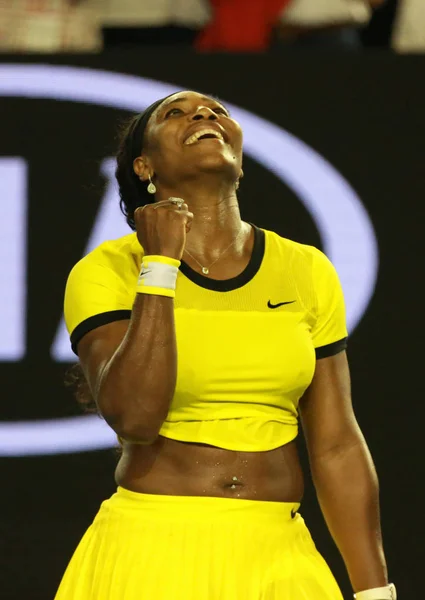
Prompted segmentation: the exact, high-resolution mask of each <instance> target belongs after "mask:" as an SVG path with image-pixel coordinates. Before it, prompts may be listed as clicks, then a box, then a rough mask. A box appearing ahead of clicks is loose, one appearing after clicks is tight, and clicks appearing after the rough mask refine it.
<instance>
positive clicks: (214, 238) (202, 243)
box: [156, 182, 244, 259]
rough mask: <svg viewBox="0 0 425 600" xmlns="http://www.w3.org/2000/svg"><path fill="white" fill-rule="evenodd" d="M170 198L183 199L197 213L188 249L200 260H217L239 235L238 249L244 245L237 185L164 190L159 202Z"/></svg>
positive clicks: (188, 236)
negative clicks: (215, 255)
mask: <svg viewBox="0 0 425 600" xmlns="http://www.w3.org/2000/svg"><path fill="white" fill-rule="evenodd" d="M170 196H174V197H177V198H183V200H184V201H185V202H186V204H187V205H188V207H189V211H190V212H193V215H194V216H193V222H192V227H191V230H190V231H189V233H188V234H187V243H186V248H187V250H189V252H192V253H193V254H194V255H195V256H196V257H197V258H198V259H199V257H204V258H208V257H211V256H212V257H214V254H215V253H216V252H217V250H222V249H224V247H225V246H226V245H228V244H230V243H231V242H232V241H234V240H236V238H237V236H238V235H239V237H240V238H241V239H240V240H238V243H237V244H235V249H238V247H239V248H240V247H241V246H242V245H243V239H242V238H243V237H244V236H242V233H241V229H242V228H243V224H242V221H241V215H240V211H239V204H238V199H237V196H236V191H235V186H234V184H233V183H232V184H231V185H228V184H227V185H223V186H222V187H221V188H219V189H217V187H215V188H214V189H212V188H209V187H208V186H202V185H196V184H194V183H193V182H192V183H191V184H190V185H188V184H183V185H179V187H178V189H177V188H174V189H171V188H170V189H163V188H161V190H159V193H158V194H157V198H156V199H157V200H165V199H167V198H169V197H170Z"/></svg>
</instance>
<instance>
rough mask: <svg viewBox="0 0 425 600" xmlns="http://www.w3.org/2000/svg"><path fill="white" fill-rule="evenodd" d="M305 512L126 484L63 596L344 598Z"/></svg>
mask: <svg viewBox="0 0 425 600" xmlns="http://www.w3.org/2000/svg"><path fill="white" fill-rule="evenodd" d="M298 508H299V504H296V503H284V502H263V501H258V500H240V499H235V498H212V497H201V496H163V495H152V494H139V493H135V492H130V491H128V490H125V489H123V488H121V487H119V488H118V490H117V493H115V494H113V495H112V496H111V498H110V499H108V500H106V501H105V502H103V503H102V505H101V507H100V510H99V512H98V514H97V516H96V517H95V519H94V521H93V523H92V525H91V526H90V527H89V529H88V530H87V532H86V533H85V535H84V537H83V539H82V540H81V542H80V544H79V545H78V548H77V549H76V551H75V553H74V556H73V557H72V559H71V561H70V563H69V565H68V568H67V570H66V572H65V574H64V576H63V579H62V582H61V585H60V587H59V590H58V592H57V595H56V598H55V600H342V595H341V592H340V590H339V588H338V585H337V583H336V581H335V579H334V577H333V575H332V573H331V572H330V569H329V567H328V566H327V564H326V562H325V561H324V559H323V558H322V556H321V555H320V554H319V553H318V551H317V549H316V547H315V545H314V543H313V541H312V539H311V536H310V533H309V532H308V529H307V527H306V526H305V523H304V519H303V518H302V517H301V515H300V514H299V513H296V511H297V510H298Z"/></svg>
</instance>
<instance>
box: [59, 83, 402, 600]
mask: <svg viewBox="0 0 425 600" xmlns="http://www.w3.org/2000/svg"><path fill="white" fill-rule="evenodd" d="M280 159H281V160H285V157H284V156H282V157H280ZM242 174H243V173H242V131H241V128H240V126H239V124H238V123H237V122H236V121H235V120H234V119H232V117H231V116H230V115H229V112H228V111H227V110H226V108H225V107H224V106H223V105H222V104H221V103H220V102H218V101H217V100H215V99H214V98H211V97H205V96H203V95H201V94H199V93H196V92H191V91H187V92H179V93H176V94H173V95H171V96H168V97H167V98H164V99H161V100H158V101H157V102H155V103H154V104H153V105H152V106H150V107H149V108H148V109H147V110H146V111H144V112H143V113H142V114H140V115H138V116H137V117H135V118H134V119H133V120H132V122H131V124H130V125H129V127H128V129H127V131H126V132H125V135H124V137H123V140H122V143H121V146H120V148H119V152H118V156H117V170H116V176H117V180H118V185H119V191H120V196H121V208H122V210H123V212H124V214H125V215H126V218H127V222H128V224H129V225H130V227H131V228H132V229H133V230H135V232H134V233H131V234H130V235H127V236H125V237H122V238H120V239H118V240H113V241H107V242H105V243H103V244H101V245H100V246H99V247H98V248H96V249H95V250H94V251H92V252H91V253H90V254H88V255H87V256H86V257H84V258H83V259H82V260H80V261H79V262H78V263H77V264H76V265H75V267H74V268H73V269H72V271H71V273H70V275H69V279H68V282H67V286H66V293H65V318H66V323H67V327H68V330H69V332H70V336H71V343H72V347H73V349H74V351H75V352H76V353H77V355H78V357H79V361H80V364H81V366H82V370H83V372H84V376H85V379H86V381H87V384H88V388H89V390H90V393H91V395H92V398H93V400H94V401H95V403H96V407H97V410H98V411H99V413H100V414H101V415H102V416H103V418H104V419H105V420H106V422H107V423H108V424H109V425H110V427H111V428H112V429H113V430H114V431H115V432H116V434H117V436H118V437H119V439H120V440H121V443H122V455H121V457H120V460H119V463H118V466H117V469H116V473H115V480H116V484H117V491H116V493H115V494H113V496H112V497H111V498H109V499H106V500H105V501H104V502H103V503H102V505H101V507H100V509H99V512H98V514H97V516H96V517H95V519H94V521H93V523H92V525H91V526H90V527H89V529H88V530H87V532H86V533H85V535H84V537H83V539H82V540H81V542H80V544H79V545H78V548H77V549H76V551H75V553H74V555H73V557H72V559H71V561H70V564H69V566H68V568H67V570H66V572H65V575H64V576H63V579H62V582H61V585H60V587H59V590H58V592H57V595H56V600H341V599H342V595H341V592H340V589H339V587H338V585H337V583H336V581H335V578H334V577H333V575H332V573H331V571H330V569H329V567H328V565H327V564H326V562H325V560H324V559H323V558H322V556H321V555H320V554H319V552H318V551H317V549H316V547H315V544H314V542H313V541H312V538H311V536H310V533H309V531H308V529H307V527H306V525H305V523H304V520H303V518H302V516H301V514H300V513H299V507H300V502H301V499H302V496H303V474H302V472H301V468H300V462H299V458H298V455H297V449H296V438H297V435H298V421H299V418H300V419H301V422H302V426H303V430H304V434H305V437H306V441H307V445H308V451H309V460H310V467H311V472H312V475H313V480H314V485H315V489H316V491H317V496H318V499H319V503H320V506H321V509H322V512H323V515H324V518H325V520H326V523H327V525H328V528H329V532H330V534H331V536H332V537H333V539H334V541H335V543H336V545H337V547H338V549H339V551H340V553H341V555H342V558H343V560H344V563H345V565H346V568H347V571H348V574H349V577H350V580H351V583H352V586H353V591H354V593H355V598H357V600H395V598H396V592H395V587H394V585H393V584H389V583H388V576H387V568H386V561H385V557H384V551H383V545H382V539H381V529H380V516H379V499H378V480H377V475H376V472H375V469H374V465H373V462H372V459H371V456H370V453H369V451H368V448H367V445H366V442H365V440H364V438H363V435H362V433H361V431H360V428H359V426H358V424H357V422H356V418H355V415H354V413H353V408H352V404H351V398H350V379H349V368H348V364H347V356H346V345H347V330H346V324H345V311H344V301H343V295H342V291H341V286H340V283H339V281H338V277H337V274H336V271H335V269H334V267H333V266H332V264H331V263H330V261H329V260H328V259H327V258H326V256H325V255H324V254H323V253H322V252H321V251H319V250H318V249H316V248H314V247H312V246H307V245H303V244H299V243H296V242H294V241H291V240H288V239H285V238H282V237H281V236H280V235H278V234H277V233H275V232H273V231H268V230H265V229H262V228H260V227H258V226H256V225H254V224H252V223H247V222H244V221H242V220H241V216H240V211H239V205H238V199H237V195H236V190H237V188H238V185H239V180H240V178H241V177H242ZM276 201H279V200H278V199H276V198H269V197H268V196H267V194H266V193H264V195H263V196H262V197H260V198H258V203H259V205H261V203H266V202H276Z"/></svg>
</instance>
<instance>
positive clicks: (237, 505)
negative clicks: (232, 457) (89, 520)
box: [102, 486, 300, 524]
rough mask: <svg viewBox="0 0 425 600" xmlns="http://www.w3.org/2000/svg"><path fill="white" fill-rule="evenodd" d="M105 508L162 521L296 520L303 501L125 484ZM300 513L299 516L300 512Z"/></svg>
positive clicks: (104, 505) (106, 502)
mask: <svg viewBox="0 0 425 600" xmlns="http://www.w3.org/2000/svg"><path fill="white" fill-rule="evenodd" d="M102 507H103V508H108V509H110V510H118V511H120V510H122V511H126V512H132V513H133V516H136V514H135V513H140V517H146V518H148V519H149V520H159V521H162V520H164V518H170V519H173V520H178V519H190V520H192V519H202V520H206V519H207V520H208V521H211V520H217V521H232V522H235V520H238V519H241V520H244V521H246V520H250V519H253V520H254V521H261V522H267V521H269V522H271V523H274V524H275V523H276V522H281V523H282V522H283V521H294V520H295V519H294V517H295V513H297V511H298V509H299V507H300V503H299V502H269V501H263V500H246V499H240V498H217V497H212V496H167V495H164V494H142V493H140V492H132V491H130V490H127V489H125V488H123V487H121V486H118V488H117V491H116V493H115V494H113V495H112V496H111V497H110V498H109V499H108V500H106V501H105V502H104V503H103V504H102ZM297 516H299V515H297Z"/></svg>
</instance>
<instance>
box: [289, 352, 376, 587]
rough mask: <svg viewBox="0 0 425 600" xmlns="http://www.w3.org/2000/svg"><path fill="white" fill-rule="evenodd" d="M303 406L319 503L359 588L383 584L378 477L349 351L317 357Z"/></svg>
mask: <svg viewBox="0 0 425 600" xmlns="http://www.w3.org/2000/svg"><path fill="white" fill-rule="evenodd" d="M299 408H300V416H301V422H302V426H303V430H304V435H305V438H306V442H307V448H308V454H309V459H310V468H311V472H312V477H313V481H314V485H315V488H316V492H317V496H318V500H319V504H320V507H321V510H322V513H323V516H324V518H325V521H326V523H327V526H328V529H329V532H330V533H331V535H332V537H333V539H334V541H335V543H336V545H337V547H338V549H339V551H340V553H341V556H342V558H343V560H344V563H345V566H346V568H347V571H348V575H349V577H350V581H351V584H352V586H353V589H354V591H355V592H359V591H362V590H367V589H371V588H377V587H383V586H385V585H387V583H388V578H387V567H386V562H385V556H384V550H383V546H382V537H381V527H380V516H379V485H378V478H377V475H376V471H375V468H374V465H373V461H372V458H371V455H370V453H369V450H368V447H367V445H366V442H365V440H364V437H363V435H362V432H361V430H360V427H359V425H358V423H357V421H356V418H355V415H354V412H353V407H352V403H351V392H350V375H349V368H348V362H347V356H346V353H345V351H344V352H340V353H339V354H336V355H335V356H330V357H328V358H322V359H319V360H318V361H317V364H316V371H315V375H314V377H313V381H312V383H311V385H310V386H309V388H308V389H307V391H306V393H305V394H304V396H303V398H302V399H301V401H300V405H299Z"/></svg>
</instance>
